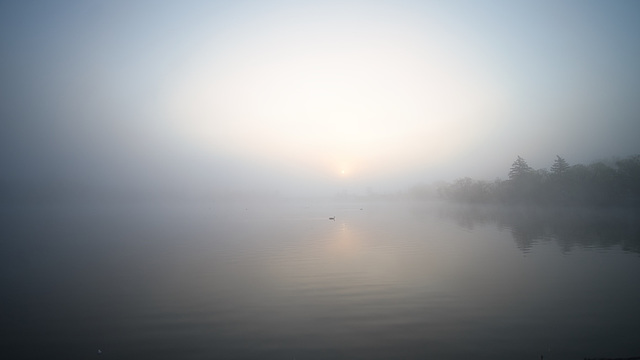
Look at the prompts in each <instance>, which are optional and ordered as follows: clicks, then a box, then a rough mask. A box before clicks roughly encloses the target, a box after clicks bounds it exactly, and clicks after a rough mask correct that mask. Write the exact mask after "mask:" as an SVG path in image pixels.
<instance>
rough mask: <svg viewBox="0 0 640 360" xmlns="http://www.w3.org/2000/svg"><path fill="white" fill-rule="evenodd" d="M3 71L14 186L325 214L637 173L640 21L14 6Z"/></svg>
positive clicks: (464, 13)
mask: <svg viewBox="0 0 640 360" xmlns="http://www.w3.org/2000/svg"><path fill="white" fill-rule="evenodd" d="M0 52H1V54H2V56H1V57H0V116H1V123H0V124H1V125H0V126H1V127H0V151H1V153H0V164H1V166H2V172H1V175H0V176H1V178H0V180H2V183H3V184H5V186H11V184H17V183H20V184H24V183H29V184H36V185H38V184H70V186H76V185H77V186H87V187H96V188H100V187H104V188H116V189H120V188H133V189H152V190H160V191H162V190H163V189H172V190H176V191H185V192H189V191H195V192H197V191H199V190H202V189H212V191H218V190H219V191H236V190H251V191H253V190H257V191H280V192H281V193H288V192H291V193H298V194H302V193H307V192H309V193H310V194H333V193H335V192H337V191H342V190H348V191H354V192H358V191H363V189H372V190H374V191H376V190H380V191H386V190H392V189H396V188H397V189H402V188H405V187H407V186H410V185H413V184H415V183H419V182H431V181H434V180H439V179H442V180H452V179H455V178H458V177H463V176H471V177H474V178H478V179H493V178H495V177H502V178H506V175H507V172H508V169H509V166H510V165H511V163H512V162H513V160H514V159H515V158H516V156H517V155H520V156H522V157H524V158H525V159H526V160H528V162H529V164H530V165H531V166H533V167H534V168H543V167H549V166H550V165H551V163H552V162H553V160H554V158H555V155H556V154H558V155H561V156H563V157H564V158H565V159H566V160H567V161H568V162H569V163H571V164H575V163H588V162H590V161H592V160H598V159H603V158H610V157H613V156H620V157H625V156H628V155H632V154H637V153H640V141H639V135H640V97H639V95H640V65H639V64H640V2H637V1H629V2H625V1H598V2H591V1H575V2H574V1H531V2H520V1H518V2H512V1H504V2H502V1H495V2H490V1H470V2H464V1H456V2H445V1H438V2H423V1H335V2H332V1H315V2H314V1H306V2H305V1H295V2H294V1H290V2H289V1H225V2H214V1H13V2H11V1H5V2H2V3H1V4H0ZM6 184H9V185H6Z"/></svg>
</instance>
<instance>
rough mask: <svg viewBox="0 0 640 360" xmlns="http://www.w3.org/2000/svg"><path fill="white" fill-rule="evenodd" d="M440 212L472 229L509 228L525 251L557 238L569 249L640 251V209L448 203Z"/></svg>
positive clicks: (560, 243) (440, 214) (559, 242)
mask: <svg viewBox="0 0 640 360" xmlns="http://www.w3.org/2000/svg"><path fill="white" fill-rule="evenodd" d="M438 214H439V216H442V217H446V218H450V219H453V220H454V221H456V223H457V224H459V225H460V226H462V227H464V228H468V229H473V228H474V227H475V226H477V225H482V224H493V225H495V226H497V227H498V229H500V230H505V229H508V230H509V231H510V232H511V235H512V237H513V240H514V241H515V242H516V244H517V246H518V248H520V249H521V250H522V251H524V252H528V251H529V250H530V249H531V247H532V246H533V245H535V244H536V243H537V242H539V241H551V240H554V241H556V242H557V243H558V244H559V245H560V246H561V247H562V249H563V251H565V252H570V251H571V249H572V248H574V247H576V246H579V247H585V248H599V249H609V248H612V247H615V246H620V247H621V248H622V249H623V250H624V251H628V252H635V253H640V212H639V211H638V210H628V209H587V208H532V207H508V206H493V205H487V206H478V205H444V206H443V207H441V208H439V210H438Z"/></svg>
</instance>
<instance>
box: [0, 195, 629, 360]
mask: <svg viewBox="0 0 640 360" xmlns="http://www.w3.org/2000/svg"><path fill="white" fill-rule="evenodd" d="M1 214H2V230H1V231H2V244H1V245H0V246H1V248H0V250H1V251H2V253H1V255H0V260H2V263H1V264H0V268H1V270H2V273H1V276H2V284H3V285H2V290H1V293H0V294H1V300H2V310H1V315H2V322H1V323H2V325H0V329H1V330H2V340H1V341H2V346H1V348H2V349H1V350H0V351H1V352H2V353H0V355H2V358H7V359H9V358H54V359H57V358H65V359H76V358H78V359H88V358H92V357H96V356H99V357H101V358H108V359H396V358H403V359H471V358H472V359H539V358H540V356H541V355H544V358H545V359H582V358H584V357H605V356H606V357H630V356H640V340H639V339H640V325H639V324H640V309H639V307H640V256H639V253H640V245H639V244H640V240H639V239H640V230H639V229H640V226H639V225H638V223H639V222H638V221H637V220H638V219H639V218H638V217H637V216H636V215H633V214H629V213H627V212H623V211H607V212H602V211H586V210H571V211H569V210H557V211H551V210H545V211H542V210H537V211H534V210H525V209H499V208H476V209H473V208H467V207H452V206H435V205H428V204H421V203H367V202H363V203H327V202H312V201H307V202H289V203H285V204H275V203H270V204H264V203H263V204H256V203H232V204H196V205H194V204H190V205H184V204H182V205H171V206H170V205H166V204H165V205H154V206H140V205H135V206H133V205H128V206H124V205H123V206H108V207H107V206H104V207H96V206H75V207H72V206H62V205H60V206H40V207H24V208H17V207H10V208H9V207H6V208H4V210H2V213H1ZM329 216H336V220H335V221H330V220H329V219H328V218H329ZM98 349H101V350H102V354H100V355H98V354H97V351H98Z"/></svg>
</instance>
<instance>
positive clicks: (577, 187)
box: [438, 155, 640, 206]
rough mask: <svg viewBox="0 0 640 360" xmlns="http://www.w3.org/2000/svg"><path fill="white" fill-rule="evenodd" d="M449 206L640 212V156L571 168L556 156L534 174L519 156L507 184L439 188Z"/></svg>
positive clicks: (478, 183) (472, 182) (463, 181)
mask: <svg viewBox="0 0 640 360" xmlns="http://www.w3.org/2000/svg"><path fill="white" fill-rule="evenodd" d="M438 193H439V194H440V195H441V196H442V197H444V198H446V199H449V200H454V201H461V202H472V203H487V202H501V203H508V204H526V205H571V206H575V205H577V206H620V205H623V206H640V155H635V156H631V157H629V158H626V159H623V160H619V161H617V162H616V163H615V166H614V165H613V164H612V163H611V162H597V163H593V164H590V165H588V166H585V165H582V164H577V165H573V166H570V165H569V164H568V163H567V162H566V160H564V159H563V158H562V157H560V156H556V159H555V161H554V163H553V166H552V167H551V171H547V170H545V169H538V170H534V169H532V168H531V167H530V166H529V164H527V162H526V161H525V160H524V159H523V158H522V157H520V156H518V157H517V159H516V160H515V161H514V162H513V164H512V165H511V169H510V170H509V180H506V181H500V180H496V181H494V182H493V183H490V182H485V181H478V180H474V179H471V178H464V179H459V180H457V181H456V182H454V183H453V184H451V185H444V186H440V187H439V189H438Z"/></svg>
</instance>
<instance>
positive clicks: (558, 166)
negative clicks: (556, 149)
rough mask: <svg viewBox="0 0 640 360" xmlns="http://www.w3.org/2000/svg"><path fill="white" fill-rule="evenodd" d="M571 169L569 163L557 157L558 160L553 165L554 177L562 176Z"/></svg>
mask: <svg viewBox="0 0 640 360" xmlns="http://www.w3.org/2000/svg"><path fill="white" fill-rule="evenodd" d="M569 167H570V166H569V163H567V161H566V160H565V159H563V158H561V157H560V156H559V155H556V160H555V161H554V162H553V165H551V173H552V174H553V175H562V174H564V173H565V172H567V170H569Z"/></svg>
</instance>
